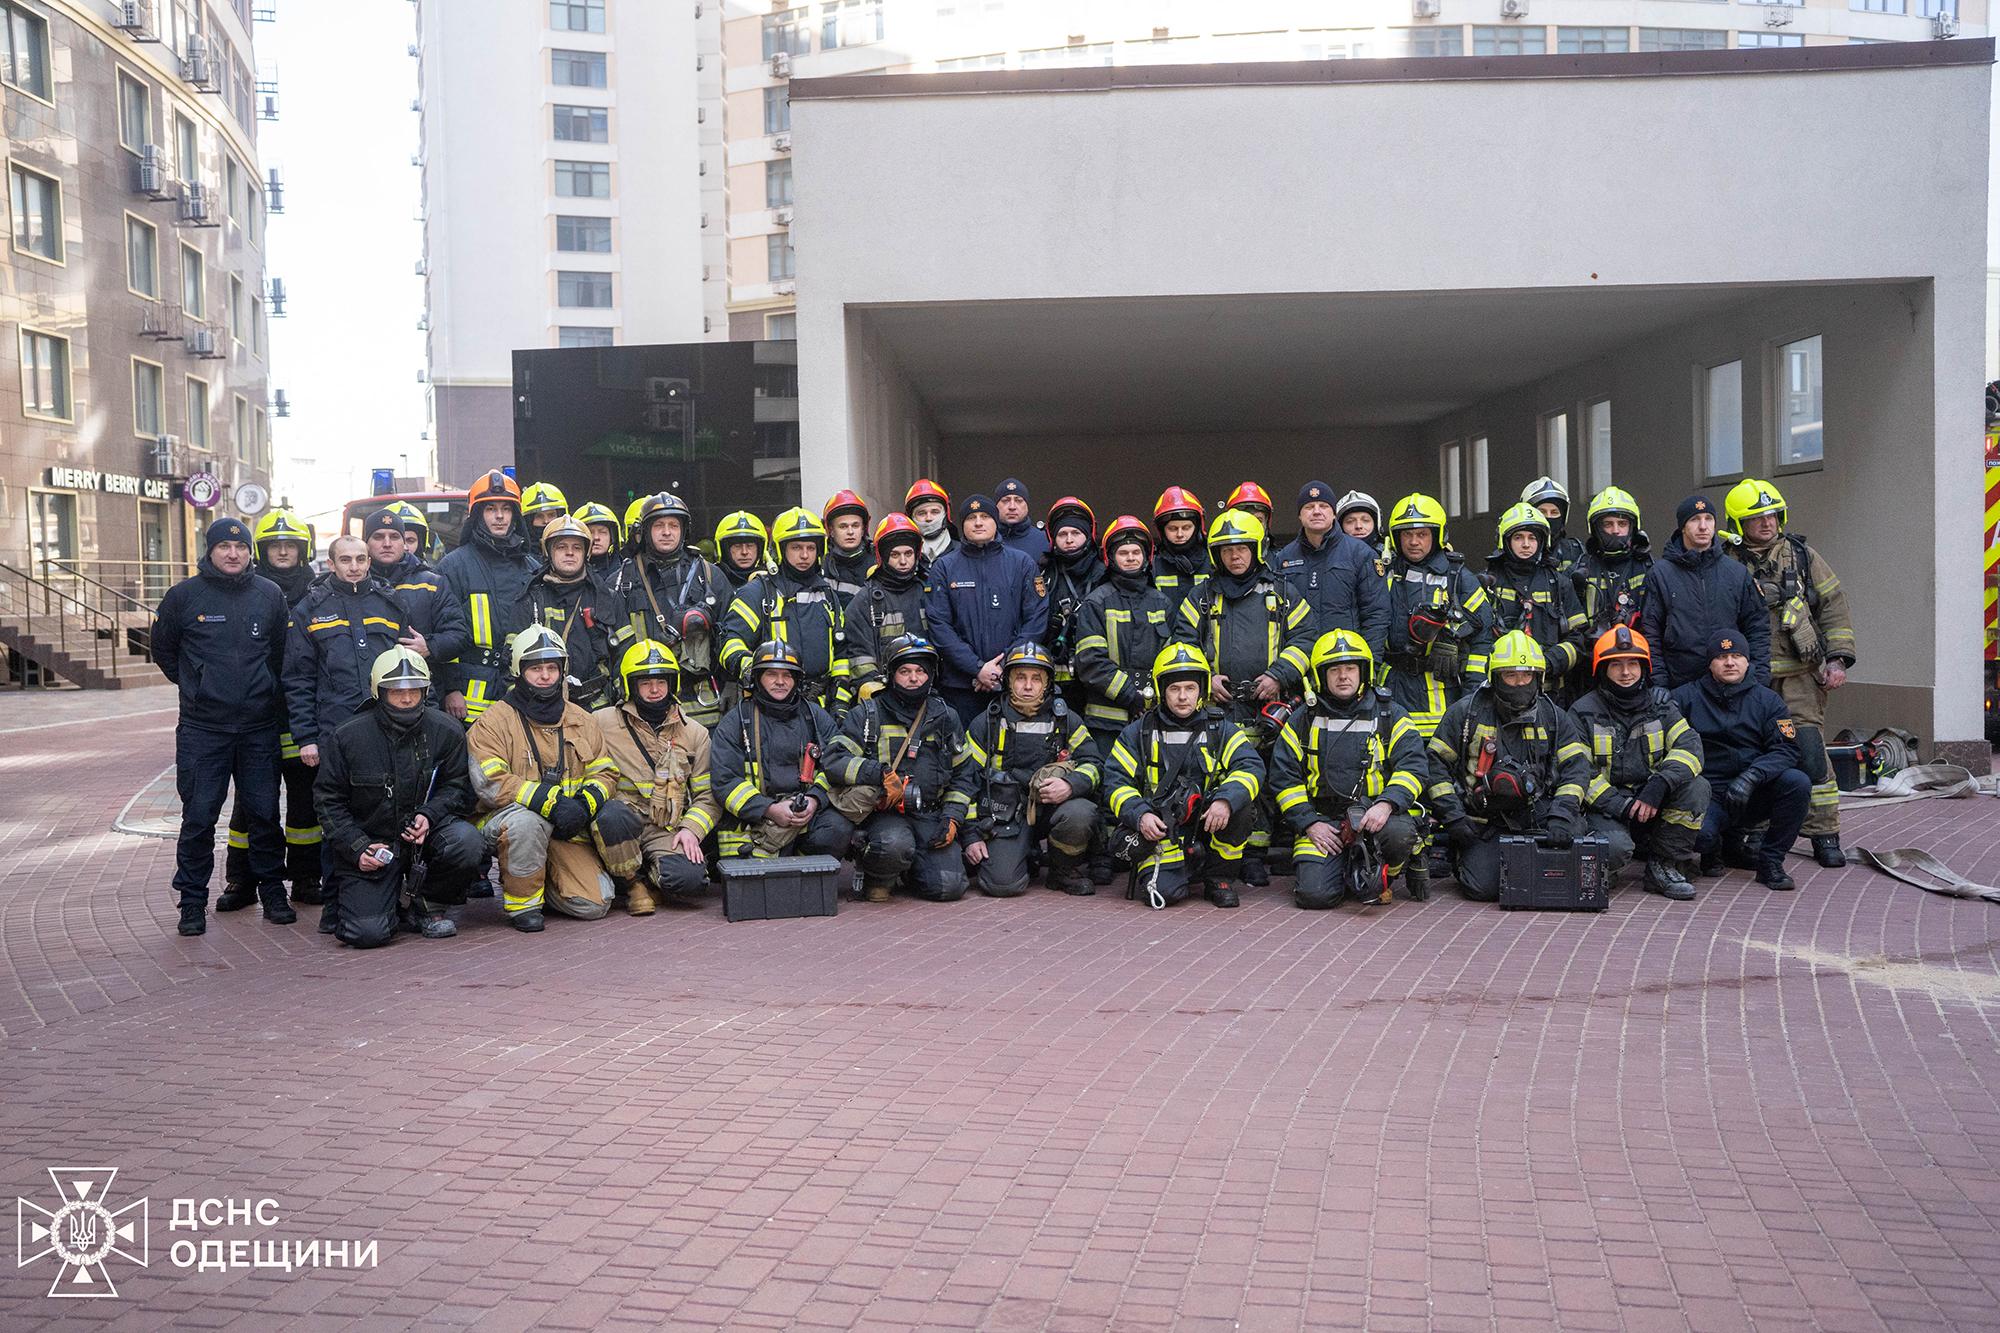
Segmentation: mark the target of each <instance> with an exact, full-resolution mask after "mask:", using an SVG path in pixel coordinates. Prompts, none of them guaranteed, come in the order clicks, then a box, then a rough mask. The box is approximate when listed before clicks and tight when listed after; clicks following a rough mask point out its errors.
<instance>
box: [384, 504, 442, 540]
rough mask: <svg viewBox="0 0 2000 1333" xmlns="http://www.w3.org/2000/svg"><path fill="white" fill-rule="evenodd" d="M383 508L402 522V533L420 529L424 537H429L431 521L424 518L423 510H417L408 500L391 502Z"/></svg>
mask: <svg viewBox="0 0 2000 1333" xmlns="http://www.w3.org/2000/svg"><path fill="white" fill-rule="evenodd" d="M384 508H386V509H387V510H388V511H389V512H390V513H392V514H394V515H395V516H396V517H397V518H400V519H402V520H403V531H405V532H408V531H409V530H410V529H411V528H422V529H423V530H424V535H425V536H429V535H430V530H431V521H430V520H429V519H427V518H425V517H424V511H423V510H421V509H419V508H417V507H416V506H415V505H413V504H411V503H410V502H409V501H408V500H391V501H390V502H389V503H388V504H387V505H385V506H384Z"/></svg>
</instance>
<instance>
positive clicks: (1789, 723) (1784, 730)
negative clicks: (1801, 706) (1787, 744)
mask: <svg viewBox="0 0 2000 1333" xmlns="http://www.w3.org/2000/svg"><path fill="white" fill-rule="evenodd" d="M1778 734H1779V735H1780V736H1783V737H1784V738H1785V739H1786V740H1788V741H1792V740H1797V739H1798V737H1799V724H1798V723H1796V722H1794V721H1793V720H1792V719H1791V718H1788V717H1781V718H1779V719H1778Z"/></svg>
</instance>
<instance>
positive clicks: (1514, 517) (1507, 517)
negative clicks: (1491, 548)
mask: <svg viewBox="0 0 2000 1333" xmlns="http://www.w3.org/2000/svg"><path fill="white" fill-rule="evenodd" d="M1522 528H1533V529H1534V530H1535V531H1536V532H1537V533H1539V534H1541V538H1542V549H1543V550H1545V551H1546V550H1547V549H1548V548H1549V516H1548V515H1547V514H1544V513H1543V512H1542V511H1541V510H1539V509H1537V508H1535V507H1534V506H1533V505H1531V504H1529V503H1528V502H1527V501H1526V500H1523V501H1521V502H1520V503H1519V504H1512V505H1508V506H1507V512H1506V513H1504V514H1502V515H1500V523H1499V527H1498V528H1497V529H1496V531H1498V532H1499V534H1500V550H1501V553H1502V554H1505V553H1506V550H1507V539H1508V538H1509V537H1511V536H1513V535H1514V534H1515V533H1517V532H1519V531H1520V530H1521V529H1522Z"/></svg>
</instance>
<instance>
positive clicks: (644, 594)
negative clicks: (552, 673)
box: [612, 491, 735, 730]
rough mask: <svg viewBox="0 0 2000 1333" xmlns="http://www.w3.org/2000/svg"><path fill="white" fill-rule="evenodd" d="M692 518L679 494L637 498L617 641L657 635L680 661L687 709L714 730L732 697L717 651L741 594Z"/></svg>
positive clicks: (618, 585)
mask: <svg viewBox="0 0 2000 1333" xmlns="http://www.w3.org/2000/svg"><path fill="white" fill-rule="evenodd" d="M692 521H693V516H692V515H691V514H690V513H689V512H688V507H687V505H686V503H685V502H683V501H682V500H681V498H680V497H679V496H678V495H675V494H673V493H672V492H670V491H661V492H659V493H658V494H655V495H646V496H641V497H640V498H639V499H638V500H636V501H634V502H633V505H632V508H631V513H630V522H629V523H628V524H627V529H628V531H627V534H626V540H627V544H628V545H629V546H630V548H631V554H630V555H629V556H627V557H626V559H625V563H623V564H622V565H620V566H619V567H618V577H617V579H616V581H615V583H614V587H613V591H614V592H616V593H617V595H618V598H619V602H620V606H619V614H620V618H621V620H622V621H623V624H622V625H621V626H620V632H619V633H618V634H617V635H614V636H613V639H612V643H613V645H614V646H615V647H617V648H619V649H620V650H621V651H622V650H623V649H625V648H627V647H629V646H631V645H632V644H634V643H638V642H640V641H642V640H645V639H652V640H653V641H654V642H656V643H664V644H667V645H668V646H669V647H671V648H672V649H673V650H674V654H675V656H677V657H678V658H679V659H680V663H681V694H680V703H681V711H682V712H684V713H686V714H687V715H688V716H689V717H691V718H693V719H694V720H695V721H697V722H699V723H701V724H702V725H703V726H705V727H708V728H710V729H711V730H713V728H714V724H715V722H716V720H717V718H718V717H720V715H721V712H722V709H723V706H724V703H725V700H724V697H723V694H722V690H721V687H720V676H719V674H718V673H719V667H718V663H717V661H716V654H717V652H718V650H719V649H720V647H721V641H720V626H721V623H722V617H723V615H724V614H725V613H726V612H727V611H728V609H729V602H730V599H731V598H732V597H733V596H734V595H735V594H734V593H733V592H732V591H731V590H730V587H729V580H728V579H726V578H724V577H723V575H722V571H721V570H719V569H717V568H716V567H715V566H714V565H713V564H711V563H709V561H708V560H707V559H706V558H705V557H704V556H703V555H702V554H701V552H699V551H697V550H695V549H694V548H693V547H692V546H691V545H690V544H689V541H688V537H689V531H690V527H689V525H690V524H691V523H692Z"/></svg>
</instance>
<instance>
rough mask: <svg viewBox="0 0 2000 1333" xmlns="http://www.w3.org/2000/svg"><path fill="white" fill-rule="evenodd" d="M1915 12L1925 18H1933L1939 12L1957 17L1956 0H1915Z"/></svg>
mask: <svg viewBox="0 0 2000 1333" xmlns="http://www.w3.org/2000/svg"><path fill="white" fill-rule="evenodd" d="M1917 13H1919V14H1921V15H1923V16H1924V17H1925V18H1927V19H1934V18H1936V17H1937V16H1938V15H1940V14H1950V15H1952V16H1953V17H1957V15H1958V0H1917Z"/></svg>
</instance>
